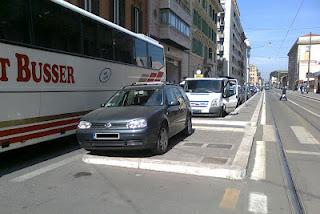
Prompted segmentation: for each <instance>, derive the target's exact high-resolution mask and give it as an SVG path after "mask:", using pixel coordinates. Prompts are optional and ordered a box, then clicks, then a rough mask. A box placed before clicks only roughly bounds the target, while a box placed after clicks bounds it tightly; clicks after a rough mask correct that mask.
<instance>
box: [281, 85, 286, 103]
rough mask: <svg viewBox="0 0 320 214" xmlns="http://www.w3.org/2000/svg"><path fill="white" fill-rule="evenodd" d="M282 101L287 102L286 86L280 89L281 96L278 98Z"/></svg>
mask: <svg viewBox="0 0 320 214" xmlns="http://www.w3.org/2000/svg"><path fill="white" fill-rule="evenodd" d="M282 99H285V100H286V101H287V100H288V99H287V88H286V86H283V87H282V95H281V96H280V100H282Z"/></svg>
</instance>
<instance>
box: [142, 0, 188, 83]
mask: <svg viewBox="0 0 320 214" xmlns="http://www.w3.org/2000/svg"><path fill="white" fill-rule="evenodd" d="M148 20H149V21H148V22H149V25H148V27H149V32H148V35H149V36H151V37H152V38H154V39H156V40H158V41H160V42H161V44H162V45H163V46H164V52H165V57H166V59H165V60H166V69H167V81H169V82H175V83H179V82H180V81H181V80H182V79H184V78H186V77H188V76H189V63H190V61H189V51H190V48H191V23H192V14H191V10H190V1H189V0H153V1H149V6H148Z"/></svg>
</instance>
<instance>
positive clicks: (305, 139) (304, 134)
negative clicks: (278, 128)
mask: <svg viewBox="0 0 320 214" xmlns="http://www.w3.org/2000/svg"><path fill="white" fill-rule="evenodd" d="M290 128H291V129H292V131H293V133H294V134H295V135H296V137H297V138H298V140H299V142H300V143H301V144H319V142H318V141H317V140H316V139H315V138H314V137H313V136H312V135H311V134H310V133H309V132H308V131H307V130H306V129H305V128H304V127H302V126H290Z"/></svg>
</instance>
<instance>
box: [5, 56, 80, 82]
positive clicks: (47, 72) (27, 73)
mask: <svg viewBox="0 0 320 214" xmlns="http://www.w3.org/2000/svg"><path fill="white" fill-rule="evenodd" d="M16 57H17V67H18V77H17V81H18V82H29V81H30V80H33V81H34V82H36V83H39V82H41V81H43V82H45V83H50V82H53V83H75V79H74V75H73V73H74V70H73V67H71V66H66V65H58V64H53V65H50V64H49V63H45V64H44V63H42V62H36V61H31V60H29V57H28V56H27V55H24V54H19V53H16ZM0 62H1V61H0ZM1 64H2V68H3V67H4V68H5V66H6V64H8V63H6V62H2V63H1ZM2 70H3V72H2V75H1V79H0V80H2V79H4V80H5V79H6V73H5V71H6V70H5V69H2Z"/></svg>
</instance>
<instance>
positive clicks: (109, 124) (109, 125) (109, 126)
mask: <svg viewBox="0 0 320 214" xmlns="http://www.w3.org/2000/svg"><path fill="white" fill-rule="evenodd" d="M104 126H105V127H106V128H111V126H112V124H111V123H110V122H107V123H106V124H105V125H104Z"/></svg>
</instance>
